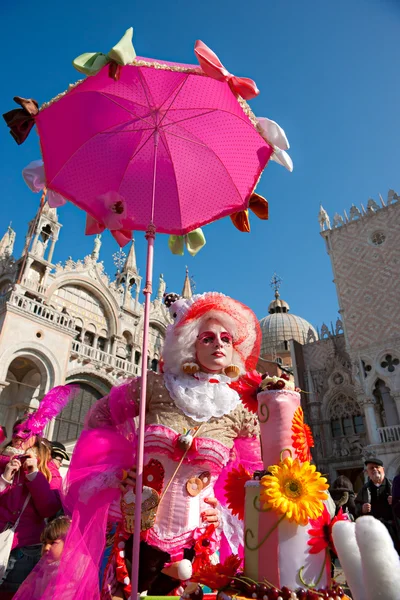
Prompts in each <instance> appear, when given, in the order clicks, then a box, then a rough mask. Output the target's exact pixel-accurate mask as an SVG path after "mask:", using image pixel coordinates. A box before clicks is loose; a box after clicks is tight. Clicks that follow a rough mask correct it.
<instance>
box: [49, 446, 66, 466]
mask: <svg viewBox="0 0 400 600" xmlns="http://www.w3.org/2000/svg"><path fill="white" fill-rule="evenodd" d="M50 444H51V458H52V459H53V463H54V464H55V465H56V467H57V469H60V468H61V467H62V466H63V460H66V461H67V462H69V461H70V457H69V454H68V453H67V451H66V449H65V446H64V444H61V442H50Z"/></svg>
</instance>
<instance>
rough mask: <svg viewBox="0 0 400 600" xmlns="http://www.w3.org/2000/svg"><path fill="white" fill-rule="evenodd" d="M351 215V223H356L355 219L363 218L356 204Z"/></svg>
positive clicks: (353, 205) (351, 210) (351, 209)
mask: <svg viewBox="0 0 400 600" xmlns="http://www.w3.org/2000/svg"><path fill="white" fill-rule="evenodd" d="M349 215H350V221H354V220H355V219H358V218H359V217H361V212H360V209H358V208H357V206H356V205H355V204H352V205H351V208H350V212H349Z"/></svg>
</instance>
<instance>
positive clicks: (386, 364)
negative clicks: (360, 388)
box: [381, 354, 399, 373]
mask: <svg viewBox="0 0 400 600" xmlns="http://www.w3.org/2000/svg"><path fill="white" fill-rule="evenodd" d="M398 364H399V359H398V358H393V356H392V355H391V354H386V356H385V360H383V361H382V362H381V367H382V369H387V370H388V371H389V373H393V371H394V370H395V368H396V367H397V365H398Z"/></svg>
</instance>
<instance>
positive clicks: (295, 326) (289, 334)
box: [260, 290, 318, 356]
mask: <svg viewBox="0 0 400 600" xmlns="http://www.w3.org/2000/svg"><path fill="white" fill-rule="evenodd" d="M289 310H290V308H289V304H288V303H287V302H285V301H284V300H282V299H281V298H280V296H279V292H278V290H276V291H275V300H273V301H272V302H271V304H270V305H269V307H268V312H269V314H268V315H267V316H266V317H264V318H263V319H261V321H260V327H261V331H262V342H261V356H264V355H266V354H274V353H275V352H277V353H279V352H285V351H287V350H289V341H290V340H296V342H300V344H305V343H306V341H307V338H308V335H309V332H310V330H311V332H312V334H313V335H314V336H315V339H318V334H317V332H316V331H315V329H314V327H313V326H312V325H311V323H309V322H308V321H306V320H305V319H302V318H301V317H297V316H296V315H291V314H289Z"/></svg>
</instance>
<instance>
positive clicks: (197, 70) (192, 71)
mask: <svg viewBox="0 0 400 600" xmlns="http://www.w3.org/2000/svg"><path fill="white" fill-rule="evenodd" d="M130 65H131V66H133V67H149V68H151V69H159V70H161V71H175V72H176V73H188V74H189V75H200V77H208V75H206V74H205V73H204V72H203V71H202V69H201V67H200V66H198V67H196V66H195V67H191V68H189V67H182V66H179V65H166V64H165V63H160V62H155V61H153V62H151V61H146V60H137V59H135V60H133V61H132V62H131V63H130ZM86 79H87V77H85V78H84V79H79V81H76V82H75V83H70V84H69V86H68V89H67V90H65V92H61V93H60V94H57V96H54V98H52V99H51V100H49V101H48V102H44V103H43V104H42V105H41V107H40V108H39V112H40V111H41V110H43V109H44V108H48V107H49V106H51V104H54V102H58V100H61V98H63V97H64V96H65V95H66V94H68V92H70V91H71V90H72V89H74V88H75V87H77V86H78V85H80V84H81V83H83V82H84V81H86ZM232 93H233V94H234V96H236V99H237V101H238V102H239V104H240V107H241V108H242V110H243V112H244V113H245V115H246V116H247V117H248V118H249V119H250V121H251V123H252V124H253V125H254V127H255V128H256V129H257V131H258V127H257V123H258V122H257V117H256V116H255V114H254V113H253V111H252V110H251V108H250V106H249V105H248V104H247V102H246V100H244V99H243V98H242V97H241V96H239V95H238V94H235V93H234V92H233V91H232ZM268 143H269V142H268ZM258 181H259V180H258ZM258 181H257V184H258ZM257 184H256V185H255V186H254V189H255V188H256V187H257Z"/></svg>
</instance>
